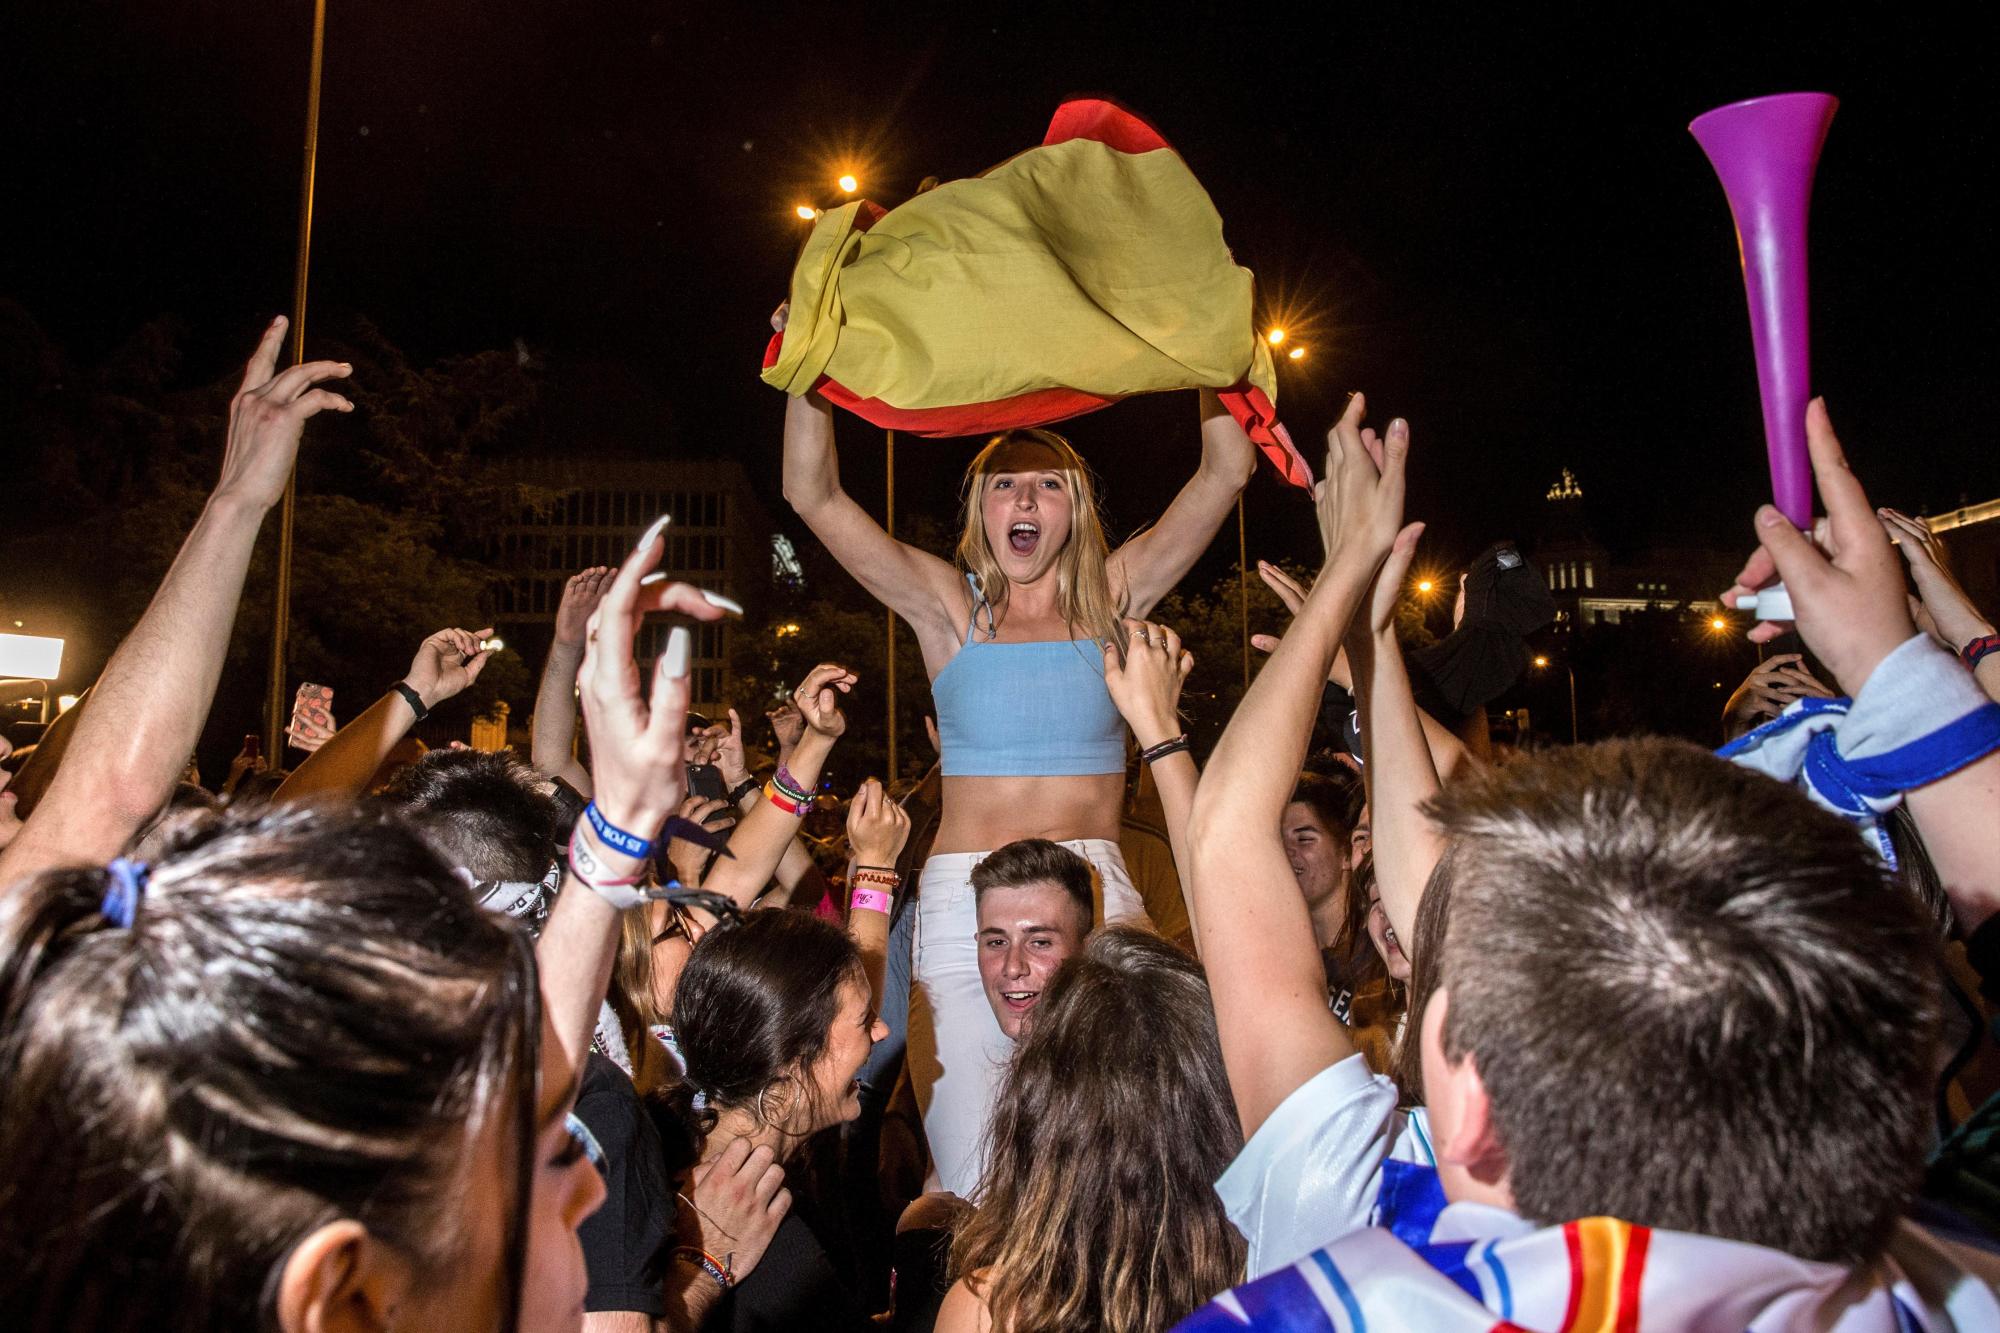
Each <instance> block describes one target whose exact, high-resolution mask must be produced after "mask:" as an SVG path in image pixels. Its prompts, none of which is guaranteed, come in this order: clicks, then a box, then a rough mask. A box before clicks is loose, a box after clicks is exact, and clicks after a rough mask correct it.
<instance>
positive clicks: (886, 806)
mask: <svg viewBox="0 0 2000 1333" xmlns="http://www.w3.org/2000/svg"><path fill="white" fill-rule="evenodd" d="M909 840H910V816H909V815H908V814H907V813H905V811H904V810H903V807H902V806H901V805H899V804H897V803H896V802H895V801H892V800H890V799H889V794H888V793H887V792H885V791H884V790H883V789H882V784H881V783H880V782H877V781H876V780H875V779H874V778H870V779H868V781H866V782H864V783H862V784H861V786H860V788H859V789H858V790H857V791H856V792H855V793H854V799H853V800H852V801H850V802H849V803H848V806H847V845H848V847H849V849H850V850H851V851H852V853H853V856H854V864H856V865H861V866H893V865H895V864H896V858H897V857H898V856H900V855H902V852H903V844H904V843H906V842H908V841H909Z"/></svg>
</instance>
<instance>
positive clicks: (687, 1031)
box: [674, 911, 888, 1138]
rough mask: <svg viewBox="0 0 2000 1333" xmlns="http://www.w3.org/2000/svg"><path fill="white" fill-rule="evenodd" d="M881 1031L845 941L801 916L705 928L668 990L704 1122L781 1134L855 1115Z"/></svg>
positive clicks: (761, 915)
mask: <svg viewBox="0 0 2000 1333" xmlns="http://www.w3.org/2000/svg"><path fill="white" fill-rule="evenodd" d="M887 1035H888V1029H887V1027H886V1025H884V1024H883V1023H882V1021H881V1020H880V1019H879V1018H877V1017H876V1015H875V1010H874V1006H873V1004H872V1003H871V1001H870V996H869V990H868V978H867V974H866V973H865V972H864V971H863V970H862V966H861V955H860V953H859V952H858V951H857V950H856V949H855V947H854V941H853V940H851V939H849V938H848V936H847V933H846V932H845V931H843V930H841V929H840V927H838V926H835V925H832V924H830V923H829V922H825V921H822V920H820V919H818V918H817V917H815V916H812V915H811V914H809V913H805V912H788V911H768V912H752V913H751V914H750V915H749V916H748V917H746V918H745V919H744V921H743V924H741V925H739V926H732V927H728V928H726V929H721V930H711V931H709V932H708V933H707V934H706V935H704V936H703V937H702V940H701V942H700V943H699V944H697V945H696V946H695V949H694V952H693V953H692V954H691V955H690V956H689V958H688V961H687V966H686V967H684V968H683V969H682V970H681V975H680V981H679V982H678V983H677V984H676V986H675V988H674V1037H675V1040H676V1041H677V1042H679V1044H680V1052H681V1059H682V1060H683V1061H684V1062H685V1063H686V1065H687V1076H688V1082H689V1083H690V1084H691V1085H692V1086H693V1088H695V1089H697V1090H699V1091H700V1092H702V1093H703V1094H704V1095H705V1096H706V1098H707V1102H708V1115H709V1116H710V1117H713V1116H714V1115H716V1114H717V1113H722V1112H732V1111H733V1112H737V1113H739V1114H741V1115H743V1116H745V1117H747V1118H748V1120H749V1121H750V1122H751V1123H753V1124H755V1125H757V1126H759V1127H763V1126H769V1127H772V1128H775V1129H778V1130H780V1131H782V1132H783V1133H784V1134H786V1135H787V1136H789V1137H793V1138H804V1137H805V1136H806V1135H808V1134H812V1133H814V1132H816V1131H818V1130H821V1129H825V1128H826V1127H828V1126H829V1125H837V1124H841V1123H842V1122H844V1121H848V1120H852V1119H853V1118H854V1117H855V1116H857V1115H859V1114H860V1113H861V1089H860V1085H859V1083H858V1082H857V1075H858V1074H859V1073H860V1072H861V1066H862V1063H863V1062H864V1061H866V1060H867V1058H868V1052H869V1051H870V1050H871V1049H872V1048H873V1047H874V1044H875V1043H876V1042H877V1041H879V1040H881V1039H882V1038H883V1037H885V1036H887ZM710 1123H712V1120H711V1122H710Z"/></svg>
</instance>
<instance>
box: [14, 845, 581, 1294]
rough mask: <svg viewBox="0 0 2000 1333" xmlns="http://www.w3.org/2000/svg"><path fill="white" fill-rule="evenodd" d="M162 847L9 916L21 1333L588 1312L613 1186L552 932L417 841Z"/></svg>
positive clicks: (39, 896) (28, 899)
mask: <svg viewBox="0 0 2000 1333" xmlns="http://www.w3.org/2000/svg"><path fill="white" fill-rule="evenodd" d="M156 841H157V846H158V853H157V854H158V859H157V861H156V862H155V863H154V864H153V865H152V866H151V868H150V871H149V872H144V873H143V883H141V882H140V880H141V877H142V876H141V873H140V872H135V871H134V870H133V869H132V868H131V867H129V866H126V865H123V864H121V865H120V866H118V867H116V868H115V869H113V868H101V867H100V868H91V869H75V870H61V871H52V872H48V873H46V874H43V875H41V876H39V877H37V878H35V879H33V880H31V881H28V882H27V883H24V884H21V885H19V886H16V887H14V888H12V889H11V890H8V891H6V892H5V893H4V895H0V1160H4V1161H6V1162H7V1163H8V1170H7V1173H6V1176H5V1179H4V1182H0V1324H4V1325H5V1326H6V1327H9V1328H37V1327H49V1328H54V1327H63V1328H70V1327H91V1328H100V1329H124V1328H145V1329H149V1330H150V1329H182V1328H185V1329H207V1328H267V1329H268V1328H283V1329H297V1328H303V1327H306V1326H308V1325H309V1324H314V1323H317V1324H318V1325H319V1326H323V1327H326V1328H348V1327H353V1328H364V1327H376V1328H389V1329H396V1328H468V1329H470V1328H478V1329H495V1328H503V1329H504V1328H509V1327H513V1326H516V1325H518V1326H519V1327H522V1328H533V1327H544V1326H548V1325H550V1324H552V1323H557V1324H559V1323H560V1322H562V1321H564V1320H568V1319H573V1318H574V1317H575V1312H576V1310H577V1309H578V1308H579V1303H580V1300H581V1296H582V1291H583V1270H582V1258H581V1251H580V1248H579V1247H578V1245H577V1241H576V1238H575V1227H576V1224H577V1223H578V1222H579V1221H581V1220H582V1218H583V1217H584V1216H585V1215H587V1214H588V1213H589V1211H590V1210H591V1209H592V1208H593V1207H595V1205H596V1203H597V1201H598V1200H599V1199H601V1197H602V1187H601V1185H600V1184H599V1183H598V1181H597V1176H596V1173H595V1171H594V1170H592V1168H591V1167H590V1166H589V1165H588V1163H587V1162H581V1161H580V1160H579V1159H580V1154H579V1153H575V1152H574V1149H573V1147H572V1145H571V1142H570V1141H569V1139H568V1133H567V1129H566V1127H565V1112H566V1111H567V1108H568V1104H569V1092H570V1085H571V1073H570V1071H569V1069H568V1068H567V1066H566V1062H565V1061H564V1060H563V1057H562V1055H561V1051H560V1048H559V1047H558V1045H557V1043H555V1042H554V1041H544V1040H543V1034H542V1022H543V1020H542V1017H541V1007H540V1003H539V999H538V993H537V989H536V977H535V969H534V957H533V954H532V952H531V950H530V948H529V946H528V944H527V942H526V939H525V937H524V936H523V935H522V934H520V933H519V931H518V930H516V929H515V928H513V927H512V926H511V925H510V924H509V923H507V922H506V921H504V920H502V919H499V918H497V917H494V916H492V915H490V914H488V913H485V912H482V911H481V910H480V909H479V908H478V907H477V906H476V904H475V903H474V902H473V901H472V899H471V897H470V895H469V894H468V893H467V891H466V889H465V887H464V885H463V884H462V883H461V882H460V881H459V880H458V879H457V878H456V877H455V876H453V875H452V874H451V872H450V870H449V868H447V867H446V866H445V865H444V864H443V863H442V862H441V861H440V860H439V859H438V857H437V855H436V853H434V852H433V851H432V850H431V849H430V847H429V846H428V845H427V844H426V843H425V842H424V840H423V839H422V838H420V837H419V836H417V835H416V834H415V833H413V832H412V831H410V830H409V829H407V828H406V827H404V826H403V825H401V824H400V823H398V822H396V821H394V820H393V819H391V818H387V817H383V816H379V815H376V816H368V815H355V814H341V813H331V812H315V811H310V810H300V809H296V808H294V809H286V810H283V811H280V812H276V813H268V814H261V815H256V814H245V813H237V814H223V815H216V814H212V813H203V814H196V815H191V816H186V817H184V818H182V819H181V820H179V821H176V822H175V823H174V824H172V825H169V826H166V827H164V828H162V829H161V830H158V831H157V835H156ZM132 888H136V889H139V890H140V892H139V894H138V897H137V901H136V908H135V909H134V910H132V911H131V913H130V919H129V925H127V924H121V921H122V919H123V915H124V914H123V911H122V910H121V909H122V906H123V905H122V904H121V903H119V898H120V896H121V893H122V892H123V891H124V890H126V889H132ZM107 894H109V895H110V896H109V897H107ZM127 901H130V899H127Z"/></svg>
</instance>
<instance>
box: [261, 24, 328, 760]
mask: <svg viewBox="0 0 2000 1333" xmlns="http://www.w3.org/2000/svg"><path fill="white" fill-rule="evenodd" d="M325 53H326V0H313V39H312V67H311V73H310V74H309V75H308V77H307V80H306V144H305V170H304V172H303V173H302V174H301V176H300V179H299V249H298V257H297V260H296V262H295V263H294V265H293V268H292V364H293V365H298V364H299V363H300V362H302V361H304V360H305V359H306V279H307V276H308V275H309V274H310V272H311V269H312V218H313V176H314V173H315V172H316V171H317V170H318V167H319V74H320V64H321V60H322V57H323V56H324V55H325ZM297 504H298V469H297V466H296V465H294V467H293V469H292V471H291V473H289V474H288V475H287V476H286V477H285V498H284V500H283V501H282V502H281V503H280V505H279V507H278V578H277V588H276V590H275V591H274V593H273V595H272V599H271V679H270V688H269V690H268V691H267V692H266V693H265V696H264V753H265V754H268V755H271V756H273V758H272V761H271V762H272V763H274V764H275V763H276V762H277V756H281V755H283V754H284V748H283V747H282V745H281V744H280V741H281V739H282V737H283V734H284V726H285V671H286V659H287V656H288V652H287V650H288V649H289V647H290V640H291V637H292V522H293V514H294V511H295V510H296V508H297Z"/></svg>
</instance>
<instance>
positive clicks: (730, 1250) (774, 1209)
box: [676, 1139, 792, 1281]
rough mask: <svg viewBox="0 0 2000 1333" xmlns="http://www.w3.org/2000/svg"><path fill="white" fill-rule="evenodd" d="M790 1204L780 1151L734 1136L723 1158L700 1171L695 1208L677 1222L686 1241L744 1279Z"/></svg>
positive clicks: (683, 1211) (737, 1276)
mask: <svg viewBox="0 0 2000 1333" xmlns="http://www.w3.org/2000/svg"><path fill="white" fill-rule="evenodd" d="M791 1206H792V1194H791V1191H790V1190H788V1189H786V1188H785V1168H784V1167H783V1166H781V1165H779V1163H778V1159H777V1157H776V1155H775V1154H773V1153H772V1151H771V1150H770V1149H769V1148H767V1147H763V1146H759V1147H756V1148H752V1147H751V1146H750V1140H748V1139H735V1140H732V1141H731V1142H730V1144H729V1146H728V1147H726V1148H724V1149H723V1150H722V1155H721V1156H719V1157H717V1158H716V1159H715V1160H714V1161H712V1162H710V1163H709V1164H708V1165H707V1166H704V1167H699V1168H697V1169H696V1171H695V1173H694V1207H693V1208H692V1209H683V1210H682V1211H681V1215H680V1216H679V1217H678V1218H677V1219H676V1220H677V1223H678V1225H679V1226H680V1228H681V1233H680V1234H681V1238H682V1239H683V1240H684V1241H685V1242H686V1243H687V1244H689V1245H692V1246H694V1247H695V1248H697V1249H699V1250H702V1251H703V1252H705V1253H707V1254H711V1255H714V1256H715V1257H716V1258H718V1259H720V1260H722V1262H723V1263H724V1264H725V1265H727V1266H728V1269H729V1272H730V1274H731V1275H732V1276H733V1277H735V1278H736V1279H737V1280H738V1281H741V1280H742V1279H743V1278H746V1277H748V1276H749V1275H750V1273H751V1271H752V1270H754V1269H755V1268H756V1267H757V1263H758V1261H759V1260H760V1259H762V1258H763V1257H764V1251H765V1250H766V1249H767V1248H768V1247H769V1246H770V1244H771V1237H772V1236H774V1235H776V1234H777V1232H778V1224H779V1223H780V1222H782V1221H784V1220H785V1214H786V1212H788V1211H789V1210H790V1209H791ZM689 1213H692V1214H693V1216H689V1215H688V1214H689Z"/></svg>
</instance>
